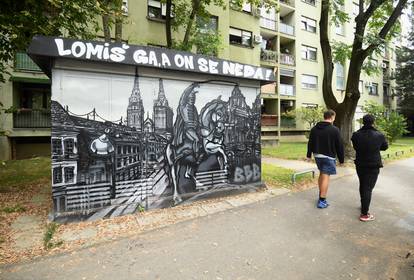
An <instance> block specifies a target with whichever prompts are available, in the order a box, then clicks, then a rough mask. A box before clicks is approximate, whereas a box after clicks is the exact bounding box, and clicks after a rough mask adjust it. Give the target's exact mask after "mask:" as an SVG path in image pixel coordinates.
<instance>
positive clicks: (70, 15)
mask: <svg viewBox="0 0 414 280" xmlns="http://www.w3.org/2000/svg"><path fill="white" fill-rule="evenodd" d="M0 11H1V13H0V30H1V32H0V82H4V81H5V75H4V74H5V73H6V71H7V65H8V63H9V62H10V61H12V60H13V58H14V56H15V53H16V51H21V50H25V49H26V48H27V47H28V45H29V43H30V41H31V40H32V37H33V36H34V35H47V36H65V37H72V38H93V37H95V34H96V32H97V31H98V29H99V27H98V23H97V21H96V19H97V17H96V16H97V15H100V14H101V8H100V5H99V3H98V2H97V0H70V1H65V0H19V1H16V0H2V1H0Z"/></svg>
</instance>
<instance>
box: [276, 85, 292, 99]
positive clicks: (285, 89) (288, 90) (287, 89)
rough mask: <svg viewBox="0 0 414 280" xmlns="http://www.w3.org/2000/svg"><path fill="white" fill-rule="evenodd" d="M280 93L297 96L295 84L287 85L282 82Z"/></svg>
mask: <svg viewBox="0 0 414 280" xmlns="http://www.w3.org/2000/svg"><path fill="white" fill-rule="evenodd" d="M279 89H280V95H283V96H292V97H294V96H295V86H293V85H286V84H280V86H279Z"/></svg>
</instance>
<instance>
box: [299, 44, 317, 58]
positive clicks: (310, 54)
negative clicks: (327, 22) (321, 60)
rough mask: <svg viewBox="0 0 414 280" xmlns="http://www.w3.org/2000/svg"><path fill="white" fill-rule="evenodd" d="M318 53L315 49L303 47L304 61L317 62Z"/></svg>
mask: <svg viewBox="0 0 414 280" xmlns="http://www.w3.org/2000/svg"><path fill="white" fill-rule="evenodd" d="M317 52H318V51H317V49H316V48H314V47H309V46H305V45H302V59H307V60H314V61H316V58H317Z"/></svg>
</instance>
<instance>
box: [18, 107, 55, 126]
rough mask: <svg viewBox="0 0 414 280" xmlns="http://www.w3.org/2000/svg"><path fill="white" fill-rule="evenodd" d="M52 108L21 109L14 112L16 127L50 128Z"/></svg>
mask: <svg viewBox="0 0 414 280" xmlns="http://www.w3.org/2000/svg"><path fill="white" fill-rule="evenodd" d="M50 123H51V121H50V110H47V109H20V110H18V111H17V112H14V113H13V127H14V128H50V127H51V125H50Z"/></svg>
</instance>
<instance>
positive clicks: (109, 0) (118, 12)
mask: <svg viewBox="0 0 414 280" xmlns="http://www.w3.org/2000/svg"><path fill="white" fill-rule="evenodd" d="M98 1H99V6H100V7H101V14H102V29H103V33H104V38H105V41H106V42H110V41H111V39H112V35H111V29H112V27H113V26H115V34H114V38H115V42H121V41H122V25H123V23H124V21H125V18H124V10H123V7H122V0H98Z"/></svg>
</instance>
